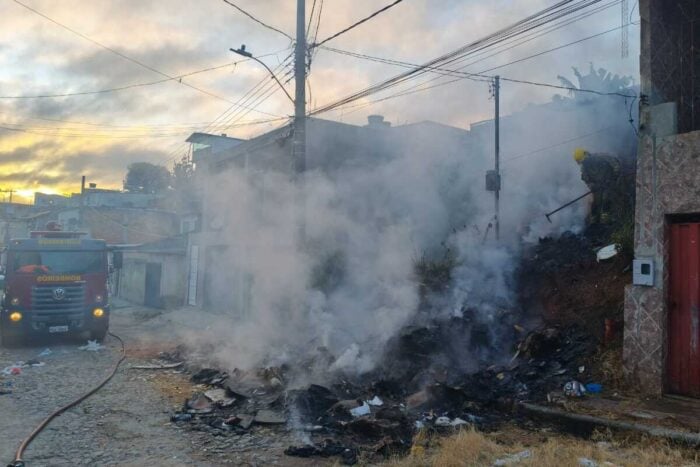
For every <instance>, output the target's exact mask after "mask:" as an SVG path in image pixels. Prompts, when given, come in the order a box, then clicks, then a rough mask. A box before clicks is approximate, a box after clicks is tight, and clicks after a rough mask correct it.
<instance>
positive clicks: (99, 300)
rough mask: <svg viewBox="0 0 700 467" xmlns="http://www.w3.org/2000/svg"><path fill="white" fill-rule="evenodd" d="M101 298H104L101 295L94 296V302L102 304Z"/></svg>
mask: <svg viewBox="0 0 700 467" xmlns="http://www.w3.org/2000/svg"><path fill="white" fill-rule="evenodd" d="M103 298H104V297H103V296H102V295H100V294H97V295H95V301H96V302H97V303H102V300H103Z"/></svg>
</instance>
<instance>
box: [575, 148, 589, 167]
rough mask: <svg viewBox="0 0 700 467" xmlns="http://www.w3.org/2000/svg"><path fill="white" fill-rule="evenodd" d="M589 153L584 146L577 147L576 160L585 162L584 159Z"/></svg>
mask: <svg viewBox="0 0 700 467" xmlns="http://www.w3.org/2000/svg"><path fill="white" fill-rule="evenodd" d="M587 155H588V151H586V150H585V149H583V148H576V149H574V160H575V161H576V162H578V163H579V164H580V163H581V162H583V160H584V159H585V158H586V156H587Z"/></svg>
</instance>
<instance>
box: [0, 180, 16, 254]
mask: <svg viewBox="0 0 700 467" xmlns="http://www.w3.org/2000/svg"><path fill="white" fill-rule="evenodd" d="M14 192H15V190H13V189H12V188H10V189H9V190H0V193H9V194H10V202H9V206H5V208H4V212H3V214H4V217H5V235H4V237H3V243H4V245H5V246H7V245H9V244H10V237H11V235H10V220H11V219H10V216H14V207H13V206H12V193H14Z"/></svg>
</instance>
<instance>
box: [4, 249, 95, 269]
mask: <svg viewBox="0 0 700 467" xmlns="http://www.w3.org/2000/svg"><path fill="white" fill-rule="evenodd" d="M103 265H104V254H103V253H102V252H100V251H17V252H15V254H14V261H13V266H14V271H15V272H17V273H20V274H85V273H91V272H100V271H101V270H102V268H103Z"/></svg>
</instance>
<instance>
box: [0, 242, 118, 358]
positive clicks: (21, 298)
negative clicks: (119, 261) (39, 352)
mask: <svg viewBox="0 0 700 467" xmlns="http://www.w3.org/2000/svg"><path fill="white" fill-rule="evenodd" d="M84 237H85V234H83V233H79V232H61V231H42V232H32V233H31V234H30V238H22V239H13V240H11V241H10V243H9V245H8V247H7V250H6V251H5V255H4V256H5V258H4V259H5V290H4V297H3V300H2V306H1V308H0V338H1V339H2V343H3V345H5V344H8V343H11V342H13V341H17V340H20V339H22V338H23V337H26V336H36V335H42V334H47V335H48V334H63V333H70V334H78V333H80V334H82V333H85V334H87V333H89V334H90V338H91V339H97V340H102V339H104V337H105V335H106V334H107V329H108V326H109V301H108V299H109V297H108V288H107V286H108V284H107V280H108V266H107V246H106V244H105V241H104V240H94V239H89V238H84Z"/></svg>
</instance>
